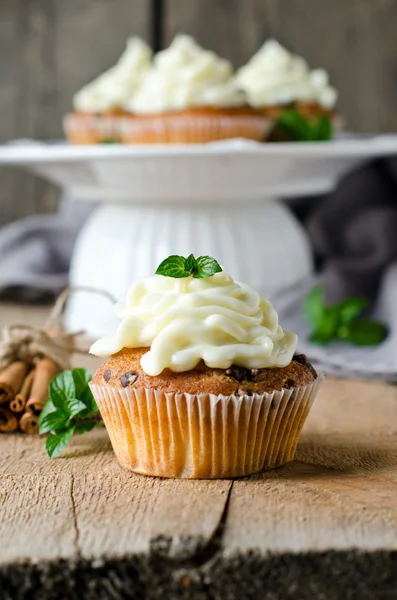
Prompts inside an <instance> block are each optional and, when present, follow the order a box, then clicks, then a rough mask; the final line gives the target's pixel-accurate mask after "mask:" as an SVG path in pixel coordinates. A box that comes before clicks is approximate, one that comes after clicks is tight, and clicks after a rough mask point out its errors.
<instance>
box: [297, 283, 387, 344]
mask: <svg viewBox="0 0 397 600" xmlns="http://www.w3.org/2000/svg"><path fill="white" fill-rule="evenodd" d="M367 307H368V301H367V300H366V299H365V298H362V297H361V296H351V297H350V298H346V300H343V302H340V303H339V304H334V305H333V306H326V305H325V301H324V288H323V287H322V286H316V287H314V288H313V289H312V290H311V292H310V293H309V295H308V296H307V297H306V299H305V302H304V311H305V314H306V318H307V320H308V322H309V324H310V325H311V327H312V333H311V335H310V341H311V342H313V343H315V344H324V345H325V344H329V343H331V342H334V341H344V342H350V343H352V344H355V345H357V346H376V345H377V344H380V343H381V342H383V340H384V339H385V338H386V336H387V327H386V325H384V324H383V323H381V322H379V321H371V320H369V319H363V318H361V315H362V313H363V312H364V310H365V309H366V308H367Z"/></svg>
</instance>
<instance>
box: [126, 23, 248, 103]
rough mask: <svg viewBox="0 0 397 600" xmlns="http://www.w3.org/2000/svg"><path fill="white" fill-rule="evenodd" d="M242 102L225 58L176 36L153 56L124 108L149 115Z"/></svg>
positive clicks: (241, 96) (242, 97)
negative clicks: (141, 79) (137, 88)
mask: <svg viewBox="0 0 397 600" xmlns="http://www.w3.org/2000/svg"><path fill="white" fill-rule="evenodd" d="M245 102H246V100H245V94H244V93H243V92H242V91H241V90H239V89H238V87H237V84H236V82H235V79H234V74H233V67H232V65H231V63H230V62H229V61H228V60H226V59H224V58H221V57H219V56H218V55H217V54H215V52H212V51H210V50H205V49H204V48H202V47H201V46H200V45H199V44H197V42H196V41H195V40H194V39H193V38H192V37H190V36H188V35H177V36H176V37H175V39H174V40H173V42H172V43H171V45H170V46H169V48H167V49H166V50H162V51H161V52H158V53H157V54H156V55H155V57H154V61H153V67H152V68H151V70H150V72H149V73H148V74H147V76H146V77H145V81H144V84H143V85H142V87H141V88H140V90H139V91H138V93H137V94H136V95H135V96H134V97H133V99H132V101H131V102H130V103H129V104H128V108H129V110H131V112H133V113H147V114H149V113H158V112H166V111H174V110H183V109H186V108H191V107H197V106H216V107H219V106H221V107H230V106H242V105H244V104H245Z"/></svg>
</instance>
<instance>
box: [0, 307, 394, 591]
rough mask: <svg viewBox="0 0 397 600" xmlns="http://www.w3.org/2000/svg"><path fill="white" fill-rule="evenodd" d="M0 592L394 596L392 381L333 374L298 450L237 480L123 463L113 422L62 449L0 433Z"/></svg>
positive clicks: (26, 311)
mask: <svg viewBox="0 0 397 600" xmlns="http://www.w3.org/2000/svg"><path fill="white" fill-rule="evenodd" d="M45 314H46V309H43V308H26V307H25V308H24V307H13V306H4V305H0V324H5V323H11V322H29V323H36V324H37V323H40V322H42V321H43V319H44V317H45ZM78 360H79V362H80V364H81V357H80V358H79V359H78ZM92 364H94V363H92ZM0 598H1V600H3V599H14V598H18V599H20V598H26V599H27V598H34V600H42V599H43V600H44V599H46V600H47V599H55V598H60V599H61V598H62V599H63V598H84V599H85V598H88V599H91V598H92V599H97V598H98V599H99V598H101V599H102V598H103V599H105V598H110V599H119V598H120V599H124V598H137V599H138V598H139V599H143V598H186V599H188V598H189V599H193V600H194V599H200V600H205V599H207V598H209V599H212V598H213V599H220V600H223V599H225V600H229V599H230V600H232V599H236V600H244V599H245V598H247V599H248V598H249V599H255V600H261V599H267V598H269V599H272V600H275V599H282V600H284V599H290V598H291V599H292V598H294V599H295V598H298V599H306V598H308V599H309V598H310V599H315V600H321V599H323V598H324V599H328V598H332V599H335V600H343V599H345V598H352V599H354V600H356V599H362V598H363V599H367V598H368V599H370V600H374V599H377V598H382V599H383V598H385V599H389V598H390V599H392V598H397V388H395V387H393V386H390V385H387V384H381V383H369V382H363V381H342V380H340V381H339V380H335V379H328V380H327V381H326V382H325V384H324V386H323V388H322V390H321V392H320V395H319V397H318V399H317V400H316V402H315V405H314V408H313V409H312V412H311V414H310V416H309V419H308V421H307V424H306V426H305V428H304V431H303V434H302V438H301V441H300V444H299V450H298V454H297V460H296V462H294V463H292V464H290V465H287V466H285V467H283V468H281V469H278V470H275V471H271V472H267V473H263V474H260V475H256V476H253V477H250V478H245V479H240V480H235V481H229V480H223V481H183V480H164V479H155V478H149V477H143V476H140V475H135V474H133V473H130V472H127V471H124V470H123V469H121V467H119V465H118V463H117V462H116V459H115V457H114V455H113V452H112V449H111V446H110V443H109V440H108V438H107V435H106V431H104V430H97V431H94V432H91V433H89V434H84V435H82V436H79V437H78V438H76V439H75V440H73V441H72V443H71V444H70V447H69V448H68V449H67V451H65V452H64V453H63V454H62V455H61V457H59V458H57V459H55V460H49V459H48V458H47V456H46V453H45V449H44V440H43V439H41V438H39V437H38V436H32V437H29V436H24V435H22V434H11V435H4V434H3V435H0Z"/></svg>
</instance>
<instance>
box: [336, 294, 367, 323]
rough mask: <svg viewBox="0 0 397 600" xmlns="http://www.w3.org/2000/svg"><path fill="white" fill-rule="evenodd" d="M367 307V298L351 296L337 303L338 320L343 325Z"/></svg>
mask: <svg viewBox="0 0 397 600" xmlns="http://www.w3.org/2000/svg"><path fill="white" fill-rule="evenodd" d="M367 307H368V300H366V298H361V297H360V296H352V297H351V298H348V299H347V300H344V301H343V302H341V303H340V304H339V314H340V321H341V323H342V324H343V325H349V324H350V323H352V322H353V321H354V320H355V319H357V317H358V316H359V315H361V313H362V312H363V311H364V310H365V309H366V308H367Z"/></svg>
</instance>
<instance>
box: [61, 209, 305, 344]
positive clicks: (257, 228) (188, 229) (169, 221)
mask: <svg viewBox="0 0 397 600" xmlns="http://www.w3.org/2000/svg"><path fill="white" fill-rule="evenodd" d="M191 253H193V254H194V255H195V256H200V255H203V254H206V255H211V256H213V257H214V258H216V259H217V260H218V262H220V264H222V265H224V266H225V267H226V268H227V270H228V271H229V273H230V274H231V275H232V277H233V278H234V279H236V280H237V281H244V282H246V283H248V284H249V285H251V286H252V287H253V288H254V289H257V290H258V291H260V292H261V293H262V294H263V295H264V296H265V297H272V295H274V294H275V293H276V292H279V291H280V290H282V289H283V288H286V287H287V286H289V285H291V284H294V283H296V282H297V281H299V280H300V279H302V278H303V277H306V276H307V275H309V274H310V272H311V270H312V256H311V250H310V245H309V241H308V239H307V236H306V233H305V231H304V229H303V228H302V226H301V225H300V224H299V223H298V222H297V220H296V219H295V217H294V216H293V215H292V213H291V212H290V211H289V209H288V208H287V207H286V206H284V204H283V203H281V202H279V201H276V200H273V199H266V200H262V201H257V200H255V201H241V202H235V203H230V202H227V203H226V202H220V201H214V202H209V201H208V200H207V201H203V202H195V203H189V204H187V203H182V202H181V203H173V204H170V203H167V204H166V205H165V204H164V203H157V204H156V203H147V202H145V203H141V204H137V203H134V204H132V203H131V204H128V205H127V204H113V205H112V204H106V205H101V206H100V207H99V208H97V209H96V210H95V211H94V212H93V214H92V215H91V217H90V218H89V220H88V221H87V222H86V224H85V225H84V227H83V229H82V231H81V233H80V235H79V238H78V240H77V243H76V245H75V249H74V254H73V258H72V264H71V272H70V284H71V286H82V287H90V288H95V289H99V290H106V291H107V292H109V293H110V294H111V295H112V296H114V297H115V298H116V299H118V300H123V299H124V297H125V295H126V292H127V289H128V288H129V286H130V285H131V283H133V282H134V281H136V280H137V279H139V278H141V277H145V276H148V275H151V274H153V273H154V272H155V270H156V268H157V266H158V265H159V264H160V262H161V261H162V260H164V258H166V257H167V256H169V255H170V254H181V255H183V256H188V255H189V254H191ZM65 326H66V328H67V329H68V330H69V331H79V330H84V331H85V332H87V334H88V335H89V336H90V337H98V336H100V335H103V334H105V333H108V332H109V331H112V330H114V327H115V326H116V321H115V317H114V316H113V308H112V306H111V303H110V302H109V300H108V299H107V298H106V297H104V296H101V295H99V294H93V293H89V292H83V291H82V292H80V293H76V294H74V295H73V296H72V297H71V299H70V301H69V303H68V306H67V311H66V315H65Z"/></svg>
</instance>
